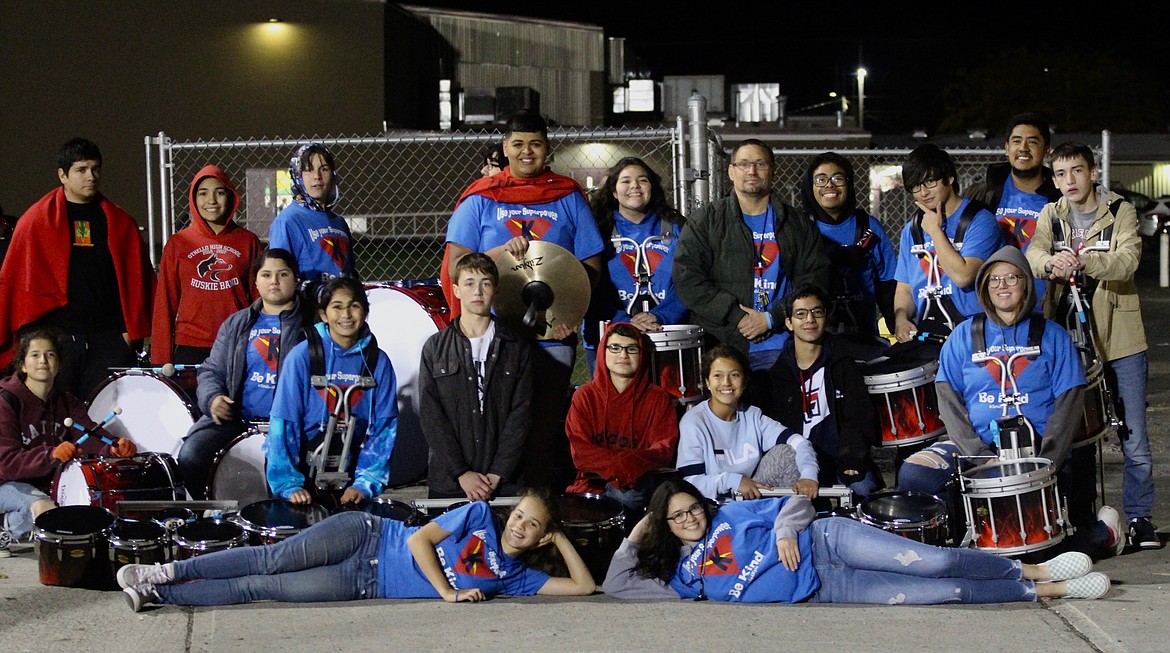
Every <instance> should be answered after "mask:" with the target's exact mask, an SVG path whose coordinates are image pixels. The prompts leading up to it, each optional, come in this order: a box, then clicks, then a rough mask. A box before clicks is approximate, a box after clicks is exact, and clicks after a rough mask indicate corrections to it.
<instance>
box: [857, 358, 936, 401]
mask: <svg viewBox="0 0 1170 653" xmlns="http://www.w3.org/2000/svg"><path fill="white" fill-rule="evenodd" d="M937 376H938V361H927V363H926V364H925V365H922V366H919V367H913V368H910V369H908V370H902V371H899V372H887V373H885V374H865V375H862V379H863V380H864V381H865V386H866V387H867V388H869V394H871V395H872V394H875V392H874V391H875V390H876V391H878V392H885V391H888V390H912V389H914V388H918V387H921V386H924V385H929V384H931V383H933V382H934V380H935V378H936V377H937ZM909 381H919V383H915V384H914V385H906V384H907V383H908V382H909ZM887 386H888V387H887Z"/></svg>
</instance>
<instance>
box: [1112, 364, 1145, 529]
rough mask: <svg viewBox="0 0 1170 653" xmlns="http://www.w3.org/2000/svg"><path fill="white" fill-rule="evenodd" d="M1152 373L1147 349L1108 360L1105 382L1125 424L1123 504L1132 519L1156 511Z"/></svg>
mask: <svg viewBox="0 0 1170 653" xmlns="http://www.w3.org/2000/svg"><path fill="white" fill-rule="evenodd" d="M1148 373H1149V363H1148V361H1147V359H1146V352H1144V351H1143V352H1141V353H1139V354H1133V355H1132V356H1126V357H1125V358H1119V359H1117V360H1115V361H1109V362H1108V363H1105V383H1106V384H1108V386H1109V388H1110V389H1111V390H1112V392H1113V405H1114V407H1115V409H1116V410H1117V416H1118V417H1119V418H1121V420H1122V422H1123V424H1124V426H1122V428H1120V429H1118V432H1117V436H1118V439H1119V440H1121V452H1122V454H1124V456H1125V468H1124V469H1125V475H1124V477H1123V479H1122V484H1121V506H1122V508H1123V509H1124V510H1125V516H1126V517H1128V518H1129V519H1137V518H1138V517H1149V516H1150V515H1152V514H1153V512H1154V465H1153V460H1152V458H1151V456H1150V436H1149V433H1148V432H1147V431H1146V380H1147V376H1148Z"/></svg>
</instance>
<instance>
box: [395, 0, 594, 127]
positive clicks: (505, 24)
mask: <svg viewBox="0 0 1170 653" xmlns="http://www.w3.org/2000/svg"><path fill="white" fill-rule="evenodd" d="M403 9H406V10H407V11H410V12H411V13H414V14H416V15H417V16H419V17H420V18H421V19H423V20H426V21H427V22H429V23H430V24H431V26H432V27H434V28H435V30H436V31H438V32H439V33H440V34H442V35H443V37H444V38H446V39H447V40H448V42H449V43H450V44H451V46H452V48H454V50H455V52H457V53H458V57H459V60H458V66H457V68H456V70H457V77H458V78H457V80H456V81H457V82H458V84H459V86H461V87H462V88H465V89H466V88H476V87H497V86H530V87H532V88H534V89H536V91H537V92H538V93H540V110H541V113H543V114H544V115H545V116H547V117H549V118H550V119H552V120H554V121H556V122H558V123H560V124H562V125H579V126H597V125H601V124H602V122H603V120H604V115H605V113H604V107H605V104H604V102H605V99H606V97H607V95H606V91H605V34H604V32H603V30H602V28H601V27H600V26H597V25H587V24H584V23H566V22H558V21H538V20H533V19H530V18H522V17H512V16H509V17H506V18H505V17H501V16H497V15H493V14H480V13H469V12H454V11H441V10H435V9H429V8H426V7H415V6H411V5H405V6H403Z"/></svg>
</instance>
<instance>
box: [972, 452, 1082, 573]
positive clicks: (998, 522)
mask: <svg viewBox="0 0 1170 653" xmlns="http://www.w3.org/2000/svg"><path fill="white" fill-rule="evenodd" d="M960 482H961V484H962V488H963V504H964V507H965V509H966V511H967V529H968V537H969V538H970V540H971V541H972V543H973V544H974V545H975V547H976V548H979V549H983V550H985V551H988V552H990V553H995V554H999V555H1014V554H1018V553H1027V552H1030V551H1038V550H1040V549H1046V548H1048V547H1050V546H1053V545H1055V544H1058V543H1059V542H1060V541H1061V540H1063V539H1064V536H1065V531H1064V523H1065V520H1064V518H1063V513H1062V511H1061V507H1060V500H1059V496H1060V495H1059V493H1058V492H1057V488H1056V470H1055V468H1054V467H1053V465H1052V463H1051V462H1049V461H1048V460H1047V459H1046V458H1019V459H1015V460H996V461H993V462H990V463H987V464H984V465H980V466H978V467H974V468H972V469H969V470H966V471H964V472H963V474H962V476H961V477H960Z"/></svg>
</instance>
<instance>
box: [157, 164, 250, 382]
mask: <svg viewBox="0 0 1170 653" xmlns="http://www.w3.org/2000/svg"><path fill="white" fill-rule="evenodd" d="M207 177H215V178H216V179H218V180H220V181H221V182H223V185H224V186H225V187H227V191H228V195H229V196H230V198H229V201H230V202H231V210H230V211H229V212H228V217H227V224H226V225H225V226H224V228H223V230H222V231H220V232H219V233H218V234H217V233H215V231H213V230H212V229H211V226H210V225H208V224H207V221H206V220H204V219H203V218H201V217H200V216H199V209H198V208H197V207H196V205H195V191H196V190H197V189H198V187H199V182H201V181H203V180H204V179H206V178H207ZM188 199H189V202H190V206H191V225H190V226H188V227H187V228H186V229H183V230H181V231H179V232H178V233H176V234H175V235H174V236H172V237H171V238H170V240H168V241H167V244H166V247H164V248H163V254H162V261H160V262H159V266H158V288H157V290H156V292H155V295H154V330H153V331H152V333H151V339H150V361H151V362H152V363H154V364H155V365H162V364H164V363H169V362H171V359H172V354H173V351H174V347H175V345H186V346H188V347H210V346H211V345H212V343H214V342H215V334H216V333H218V332H219V327H220V325H221V324H223V321H224V320H225V319H226V318H227V316H229V315H231V314H232V313H235V312H236V311H238V310H240V309H243V308H247V307H248V306H249V305H251V303H252V301H253V300H254V299H255V298H256V289H255V286H254V284H253V283H252V262H253V261H255V260H257V259H259V258H260V256H261V255H262V254H263V249H264V248H263V246H262V245H261V244H260V238H259V237H258V236H256V234H254V233H252V232H251V231H248V230H247V229H245V228H244V227H241V226H239V225H237V224H236V223H235V221H234V220H233V217H234V216H235V213H236V209H237V208H238V207H239V205H240V194H239V193H238V192H236V188H235V186H233V185H232V182H231V180H230V179H228V176H227V174H226V173H224V171H223V170H222V169H220V167H219V166H215V165H208V166H203V168H202V169H201V170H200V171H199V172H198V173H196V174H195V179H194V180H193V181H192V182H191V190H190V192H189V194H188Z"/></svg>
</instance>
